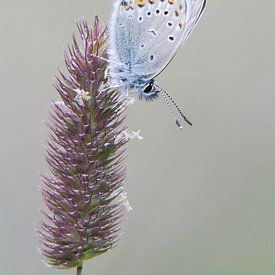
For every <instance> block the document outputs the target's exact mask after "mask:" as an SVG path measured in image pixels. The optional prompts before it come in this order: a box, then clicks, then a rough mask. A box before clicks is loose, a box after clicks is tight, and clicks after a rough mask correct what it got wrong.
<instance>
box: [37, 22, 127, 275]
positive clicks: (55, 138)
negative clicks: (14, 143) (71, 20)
mask: <svg viewBox="0 0 275 275" xmlns="http://www.w3.org/2000/svg"><path fill="white" fill-rule="evenodd" d="M78 30H79V33H80V38H81V39H80V40H81V43H83V45H81V46H80V45H78V42H77V40H76V38H75V37H73V44H72V47H70V48H69V51H68V54H67V55H66V57H65V62H66V67H67V70H68V76H65V75H64V74H62V73H60V74H61V76H60V77H59V78H58V79H57V84H56V89H57V91H58V93H59V94H60V96H61V98H62V101H60V102H53V104H52V111H51V113H50V118H49V120H50V122H49V128H50V131H51V132H50V140H49V143H48V149H47V155H46V159H47V163H48V165H49V167H50V171H51V175H50V176H44V177H43V184H42V198H43V201H44V202H45V204H46V206H47V208H48V210H49V211H47V213H44V215H45V217H46V218H45V219H43V221H42V222H41V226H40V229H39V236H40V239H41V242H42V247H41V249H40V250H41V253H42V254H43V255H44V256H45V258H46V260H47V263H48V264H49V265H50V266H54V267H56V268H73V267H77V270H78V273H77V274H80V273H81V268H82V264H83V261H84V260H87V259H90V258H93V257H95V256H98V255H100V254H102V253H104V252H106V251H108V250H110V249H111V248H112V247H113V245H114V243H115V242H116V241H117V239H118V237H119V234H120V233H119V232H120V222H121V218H122V215H123V214H124V212H125V210H127V209H126V208H127V207H128V208H130V207H129V205H128V201H127V197H126V193H125V192H124V189H123V181H124V178H125V169H124V166H123V160H124V156H123V153H124V149H123V147H124V144H125V143H126V142H127V139H126V138H123V135H122V133H123V132H125V130H126V129H125V128H124V127H123V126H122V123H123V121H124V118H125V117H124V115H123V110H124V107H125V101H121V100H118V99H119V95H120V94H119V91H117V90H115V89H113V88H112V87H111V86H109V82H108V76H107V74H106V67H107V62H106V61H105V59H104V57H106V46H107V45H106V33H105V30H101V28H100V27H99V22H98V18H96V19H95V22H94V26H93V27H92V28H89V27H88V25H87V23H86V22H85V21H83V22H81V23H79V24H78Z"/></svg>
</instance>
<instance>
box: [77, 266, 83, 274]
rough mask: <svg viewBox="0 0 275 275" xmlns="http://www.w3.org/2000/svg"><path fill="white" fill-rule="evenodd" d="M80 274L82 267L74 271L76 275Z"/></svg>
mask: <svg viewBox="0 0 275 275" xmlns="http://www.w3.org/2000/svg"><path fill="white" fill-rule="evenodd" d="M81 274H82V266H78V267H77V270H76V275H81Z"/></svg>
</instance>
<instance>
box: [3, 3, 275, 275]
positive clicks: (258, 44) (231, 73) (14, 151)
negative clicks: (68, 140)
mask: <svg viewBox="0 0 275 275" xmlns="http://www.w3.org/2000/svg"><path fill="white" fill-rule="evenodd" d="M111 6H112V1H111V0H100V1H94V0H89V1H88V0H79V1H73V0H58V1H53V0H47V1H42V0H24V1H22V0H13V1H8V0H0V39H1V43H0V82H1V86H0V87H1V88H0V89H1V108H0V122H1V136H0V150H1V151H0V152H1V157H0V161H1V165H0V175H1V182H0V187H1V191H0V218H1V227H0V243H1V249H0V266H1V271H0V273H1V274H5V275H15V274H20V275H30V274H40V275H43V274H45V275H46V274H47V275H50V274H74V273H75V271H56V270H52V269H49V268H47V267H46V266H45V265H44V264H43V263H41V257H40V255H39V254H38V252H37V250H36V246H37V241H36V239H35V234H34V226H35V225H34V224H35V221H36V220H37V219H39V217H40V215H39V211H38V209H39V208H40V207H42V202H41V199H40V193H39V191H38V190H37V186H38V185H39V182H40V177H39V174H38V170H39V171H46V169H47V168H46V163H45V161H44V156H43V154H44V146H45V143H46V139H47V131H48V130H47V127H46V126H45V120H46V118H47V112H48V108H49V104H50V102H51V99H52V98H54V99H56V98H58V97H57V93H56V92H55V90H54V88H53V87H52V83H53V77H54V75H55V74H56V72H57V68H58V67H61V68H63V51H64V49H65V48H66V45H67V43H70V41H71V34H72V32H73V31H76V27H75V22H76V20H77V19H78V18H80V17H81V16H84V17H86V18H87V19H88V21H89V22H92V20H93V16H94V15H95V14H98V15H99V16H100V18H101V20H102V22H104V23H106V22H107V20H108V17H109V14H110V12H111ZM274 10H275V2H274V0H262V1H250V0H242V1H238V0H230V1H226V0H209V3H208V7H207V9H206V12H205V14H204V16H203V18H202V20H201V22H200V24H199V26H198V28H197V29H196V31H195V32H194V33H193V34H192V36H191V39H190V40H189V42H188V43H187V44H186V45H185V47H184V49H183V50H182V51H181V52H180V53H179V54H178V55H177V57H176V59H175V60H174V61H173V62H172V63H171V64H170V66H169V67H168V68H167V69H166V70H165V71H164V72H163V73H162V74H161V76H160V77H159V81H160V83H162V86H163V87H164V88H166V89H167V90H168V91H169V92H170V93H171V94H172V95H173V96H175V98H176V100H177V102H178V104H179V105H180V106H183V107H184V108H183V109H184V111H185V113H186V114H187V115H188V116H189V117H190V118H191V120H192V121H193V123H194V126H193V127H188V126H184V129H183V130H182V131H179V130H178V129H177V128H176V127H175V125H174V123H173V121H172V119H171V116H170V114H169V112H168V110H167V106H166V105H165V103H164V101H163V100H159V101H157V102H155V103H148V104H147V103H143V102H137V103H136V104H135V105H134V106H133V107H132V108H131V109H130V110H129V119H128V122H129V125H130V126H131V128H132V129H133V130H135V129H141V131H142V135H143V136H144V140H143V141H142V142H131V143H130V146H129V150H128V152H127V153H128V159H127V167H128V173H129V176H128V179H127V183H126V184H127V191H128V195H129V199H130V201H131V204H132V206H133V208H134V210H133V211H132V212H131V213H130V215H129V217H128V219H127V221H126V223H125V226H124V231H125V234H124V235H123V237H122V239H121V241H120V243H119V247H118V248H116V249H115V250H113V252H111V253H109V254H106V255H103V256H100V257H98V258H97V259H95V260H92V261H90V262H88V263H87V264H86V265H85V266H84V275H85V274H94V275H107V274H112V275H126V274H127V275H135V274H138V275H140V274H142V275H155V274H156V275H166V274H173V275H221V274H222V275H233V274H234V275H254V274H255V275H258V274H264V275H271V274H275V142H274V141H275V91H274V90H275V62H274V61H275V30H274V25H275V17H274Z"/></svg>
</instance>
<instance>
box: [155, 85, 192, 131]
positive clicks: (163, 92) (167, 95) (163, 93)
mask: <svg viewBox="0 0 275 275" xmlns="http://www.w3.org/2000/svg"><path fill="white" fill-rule="evenodd" d="M157 87H158V89H159V91H160V92H161V93H162V95H163V97H164V100H165V101H166V103H167V105H168V107H169V109H170V112H171V113H172V115H173V117H174V118H175V120H176V124H177V126H178V127H180V128H181V125H180V124H179V122H178V119H177V118H176V116H175V113H174V112H173V110H172V108H171V105H170V103H169V101H168V99H167V97H168V98H169V99H170V101H171V102H172V103H173V104H174V106H175V108H176V109H177V111H178V112H179V113H180V115H181V117H182V118H183V119H184V121H185V122H186V123H188V124H189V125H190V126H192V123H191V121H190V120H189V119H188V118H187V117H186V116H185V115H184V114H183V112H182V111H181V109H180V108H179V106H178V105H177V103H176V102H175V100H174V99H173V97H172V96H170V95H169V94H168V93H167V92H166V91H165V90H164V89H162V88H161V87H159V86H157Z"/></svg>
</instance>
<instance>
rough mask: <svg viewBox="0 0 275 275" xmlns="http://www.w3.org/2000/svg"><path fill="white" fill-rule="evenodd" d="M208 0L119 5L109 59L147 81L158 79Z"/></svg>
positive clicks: (142, 0)
mask: <svg viewBox="0 0 275 275" xmlns="http://www.w3.org/2000/svg"><path fill="white" fill-rule="evenodd" d="M205 4H206V0H131V1H121V0H119V1H116V3H115V9H114V13H113V18H112V21H111V29H110V36H111V37H110V38H111V39H110V49H111V50H110V56H111V57H110V58H111V59H112V60H114V61H115V62H118V63H122V65H123V66H125V67H126V68H127V69H128V70H129V71H131V72H132V73H133V74H136V75H138V76H140V77H143V79H144V80H149V79H151V78H154V77H155V76H156V75H158V74H159V73H160V72H161V71H162V70H163V69H164V68H165V67H166V66H167V65H168V63H169V62H170V61H171V60H172V58H173V57H174V55H175V54H176V52H177V51H178V50H179V48H180V47H181V45H182V44H183V43H184V42H185V41H186V39H187V38H188V36H189V35H190V33H191V32H192V30H193V29H194V27H195V26H196V24H197V22H198V20H199V18H200V16H201V15H202V12H203V10H204V8H205Z"/></svg>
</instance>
